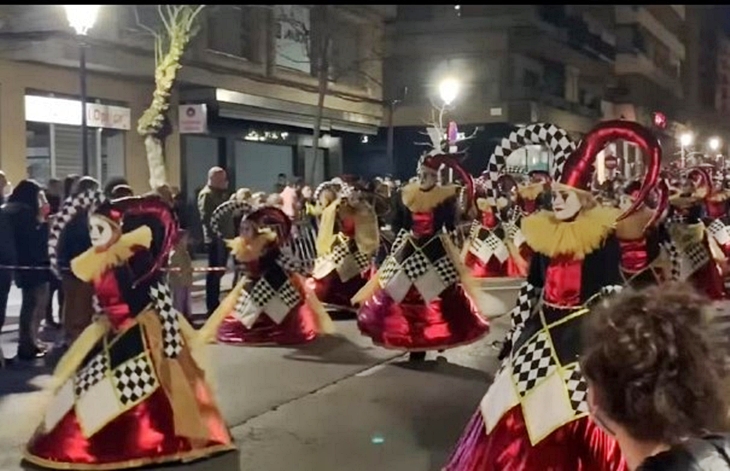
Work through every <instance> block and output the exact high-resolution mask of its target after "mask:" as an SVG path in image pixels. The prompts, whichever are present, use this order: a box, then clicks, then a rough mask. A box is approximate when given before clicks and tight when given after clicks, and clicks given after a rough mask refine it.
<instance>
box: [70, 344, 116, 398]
mask: <svg viewBox="0 0 730 471" xmlns="http://www.w3.org/2000/svg"><path fill="white" fill-rule="evenodd" d="M108 368H109V363H108V362H107V359H106V355H105V354H104V352H101V353H98V354H97V355H95V356H94V357H93V358H92V359H91V360H90V361H89V362H88V363H87V364H86V366H84V367H83V368H82V369H81V371H79V372H78V373H76V377H75V378H74V393H75V394H76V397H79V396H81V395H82V394H83V393H85V392H86V391H88V390H89V388H90V387H92V386H93V385H95V384H96V383H98V382H99V381H101V380H102V379H104V376H105V375H106V370H107V369H108Z"/></svg>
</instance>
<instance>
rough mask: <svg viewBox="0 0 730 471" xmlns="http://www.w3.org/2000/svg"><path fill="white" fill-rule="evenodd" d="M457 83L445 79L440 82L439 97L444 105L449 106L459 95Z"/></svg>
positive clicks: (450, 79)
mask: <svg viewBox="0 0 730 471" xmlns="http://www.w3.org/2000/svg"><path fill="white" fill-rule="evenodd" d="M459 88H460V87H459V82H458V81H456V79H453V78H447V79H444V80H442V81H441V83H440V84H439V95H441V99H442V100H443V101H444V104H445V105H447V106H448V105H450V104H451V103H452V102H453V101H454V100H455V99H456V96H457V95H458V94H459Z"/></svg>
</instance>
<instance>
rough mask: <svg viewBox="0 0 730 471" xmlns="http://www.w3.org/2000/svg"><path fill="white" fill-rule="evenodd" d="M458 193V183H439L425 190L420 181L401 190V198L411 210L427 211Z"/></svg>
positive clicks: (417, 211)
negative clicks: (422, 188)
mask: <svg viewBox="0 0 730 471" xmlns="http://www.w3.org/2000/svg"><path fill="white" fill-rule="evenodd" d="M458 194H459V187H458V186H456V185H437V186H435V187H433V188H432V189H430V190H428V191H423V190H421V188H420V187H419V186H418V183H409V184H408V185H406V186H404V187H403V190H401V200H402V201H403V204H404V205H405V206H406V208H408V209H409V210H411V212H414V213H425V212H428V211H431V210H432V209H433V208H435V207H436V206H438V205H440V204H441V203H443V202H444V201H446V200H448V199H449V198H453V197H455V196H456V195H458Z"/></svg>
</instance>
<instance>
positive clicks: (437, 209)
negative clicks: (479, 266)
mask: <svg viewBox="0 0 730 471" xmlns="http://www.w3.org/2000/svg"><path fill="white" fill-rule="evenodd" d="M442 164H443V165H447V166H449V167H451V168H453V169H454V170H455V172H456V173H457V174H458V175H459V176H460V177H461V178H462V180H463V181H464V182H465V183H466V185H467V190H466V193H467V199H468V205H470V204H472V201H473V183H472V179H471V176H469V174H467V173H466V172H465V171H464V170H463V169H462V168H461V167H460V166H459V165H458V164H456V162H455V160H454V158H453V157H449V156H445V155H435V156H434V155H429V156H426V157H425V158H423V159H422V160H421V162H420V166H421V171H423V172H432V173H433V178H434V179H435V178H436V177H435V175H436V172H437V171H438V169H439V167H440V166H441V165H442ZM459 191H460V189H459V187H458V186H456V185H443V186H439V185H435V186H432V187H431V188H428V189H426V190H424V189H421V187H420V185H419V183H418V182H414V183H409V184H408V185H405V186H404V187H403V188H402V190H401V192H400V195H399V196H400V197H399V198H398V199H397V200H396V201H397V205H396V207H395V208H394V211H395V218H394V230H396V231H397V235H396V239H395V242H394V243H393V246H392V249H391V253H390V255H388V257H387V258H386V260H385V261H384V262H383V265H382V266H381V267H380V269H379V270H378V272H377V274H376V275H375V276H374V277H373V278H372V279H371V280H370V281H369V282H368V284H367V285H366V286H365V287H364V288H363V289H362V290H361V291H360V292H359V293H357V295H356V296H355V297H354V298H353V303H357V304H360V305H361V307H360V309H359V310H358V313H357V324H358V327H359V328H360V331H361V332H362V333H363V334H364V335H366V336H368V337H370V338H371V339H372V341H373V343H374V344H376V345H379V346H382V347H385V348H391V349H397V350H406V351H411V352H425V351H427V350H443V349H446V348H451V347H455V346H458V345H464V344H468V343H471V342H474V341H476V340H478V339H480V338H481V337H483V336H484V335H485V334H487V332H488V331H489V327H488V324H487V322H486V321H485V320H484V319H483V318H482V317H481V315H480V314H479V311H478V309H477V307H476V305H475V304H474V301H473V300H474V299H475V297H474V296H473V294H474V291H473V289H474V286H473V285H474V282H473V280H471V278H470V277H469V275H468V273H467V270H466V269H465V267H464V266H463V265H462V264H461V262H460V261H459V253H458V250H457V249H456V248H455V247H454V245H453V243H452V242H451V239H450V238H449V234H448V233H444V230H446V231H447V232H450V231H453V230H454V227H455V221H456V211H457V204H458V203H457V196H458V194H459Z"/></svg>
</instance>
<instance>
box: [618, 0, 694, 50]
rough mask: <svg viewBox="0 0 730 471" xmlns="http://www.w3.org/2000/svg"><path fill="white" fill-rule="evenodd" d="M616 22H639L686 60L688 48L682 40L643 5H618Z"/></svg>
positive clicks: (623, 23) (624, 23) (622, 23)
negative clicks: (686, 48)
mask: <svg viewBox="0 0 730 471" xmlns="http://www.w3.org/2000/svg"><path fill="white" fill-rule="evenodd" d="M616 24H617V25H633V24H639V25H641V26H642V27H644V28H645V29H646V30H647V31H649V33H651V34H652V35H653V36H654V37H656V38H657V39H658V40H659V41H661V42H662V43H663V44H664V45H665V46H667V47H668V48H669V50H670V51H672V52H673V53H674V54H676V55H677V57H679V59H680V60H682V61H683V60H685V57H686V50H685V47H684V44H683V43H682V41H680V40H679V38H677V36H676V35H674V34H673V33H672V32H671V31H669V30H668V29H667V28H666V27H665V26H664V25H663V24H662V23H661V22H660V21H658V20H657V19H656V18H654V16H652V14H651V13H649V11H648V10H647V9H646V8H644V7H641V6H627V5H619V6H616Z"/></svg>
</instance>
